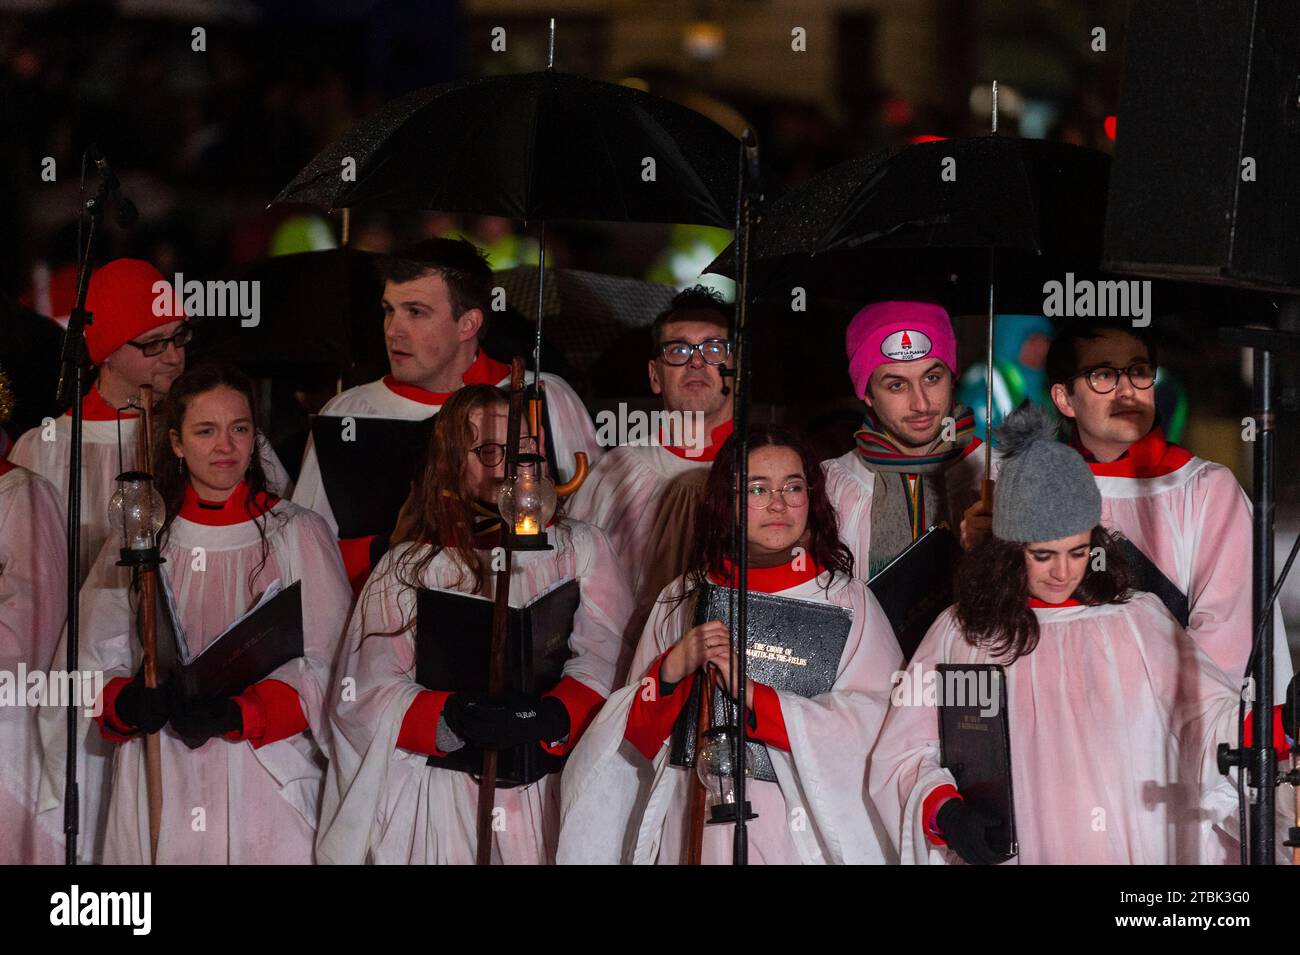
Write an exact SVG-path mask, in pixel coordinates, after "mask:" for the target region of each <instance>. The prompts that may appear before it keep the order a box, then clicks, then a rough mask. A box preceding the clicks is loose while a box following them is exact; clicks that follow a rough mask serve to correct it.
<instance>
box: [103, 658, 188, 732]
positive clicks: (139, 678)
mask: <svg viewBox="0 0 1300 955" xmlns="http://www.w3.org/2000/svg"><path fill="white" fill-rule="evenodd" d="M113 708H114V710H115V711H116V712H117V718H118V720H119V721H121V722H122V723H123V724H124V725H126V726H130V727H134V728H135V729H137V730H139V731H140V732H142V733H156V732H158V731H159V730H160V729H162V728H163V727H164V726H166V725H167V721H168V720H169V719H171V718H172V711H173V710H174V709H175V700H174V698H173V695H172V691H171V689H170V688H169V687H165V686H156V687H152V688H151V687H147V686H145V685H144V670H143V669H142V670H140V672H139V673H137V674H136V675H135V677H134V678H133V679H132V680H131V682H130V683H128V684H127V685H126V686H124V687H122V692H121V693H119V694H117V699H116V700H115V701H114V703H113Z"/></svg>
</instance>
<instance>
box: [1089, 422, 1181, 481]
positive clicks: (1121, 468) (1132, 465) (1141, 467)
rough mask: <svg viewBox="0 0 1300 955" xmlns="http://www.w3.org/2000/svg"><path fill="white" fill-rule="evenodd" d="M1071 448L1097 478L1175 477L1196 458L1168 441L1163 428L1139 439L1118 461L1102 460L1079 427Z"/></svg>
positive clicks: (1158, 428)
mask: <svg viewBox="0 0 1300 955" xmlns="http://www.w3.org/2000/svg"><path fill="white" fill-rule="evenodd" d="M1070 447H1072V448H1074V450H1076V451H1078V452H1079V453H1080V454H1081V455H1083V459H1084V460H1085V461H1087V462H1088V467H1089V468H1090V469H1091V470H1092V473H1093V474H1094V475H1096V476H1097V477H1126V478H1155V477H1160V476H1162V475H1165V474H1172V473H1173V472H1174V471H1177V470H1178V469H1179V468H1181V467H1182V466H1183V465H1184V464H1186V463H1187V462H1188V461H1190V460H1191V459H1192V452H1190V451H1188V450H1187V449H1186V448H1182V447H1179V446H1178V445H1176V444H1170V443H1169V442H1168V441H1166V440H1165V432H1164V429H1163V428H1160V427H1155V428H1152V429H1151V430H1150V431H1148V432H1147V433H1146V434H1145V435H1143V436H1142V437H1140V438H1138V439H1137V440H1136V441H1134V442H1133V443H1132V444H1130V445H1129V446H1128V450H1127V451H1125V452H1124V453H1123V454H1121V455H1120V456H1119V457H1118V458H1116V459H1115V460H1114V461H1098V460H1097V458H1096V456H1095V455H1094V454H1093V453H1092V452H1091V451H1089V450H1088V449H1087V448H1085V447H1084V446H1083V442H1081V441H1080V440H1079V429H1078V428H1075V429H1074V434H1073V435H1071V437H1070Z"/></svg>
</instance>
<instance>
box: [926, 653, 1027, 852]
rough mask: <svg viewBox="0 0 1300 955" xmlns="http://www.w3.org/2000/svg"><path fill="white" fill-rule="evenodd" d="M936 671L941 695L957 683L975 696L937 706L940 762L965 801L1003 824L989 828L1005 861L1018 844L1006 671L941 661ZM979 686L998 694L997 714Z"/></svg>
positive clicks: (991, 665)
mask: <svg viewBox="0 0 1300 955" xmlns="http://www.w3.org/2000/svg"><path fill="white" fill-rule="evenodd" d="M935 669H936V670H937V671H938V673H939V679H940V680H941V681H942V683H941V685H942V687H943V689H944V693H945V695H946V694H947V692H948V687H950V686H956V685H961V686H965V687H970V688H973V689H975V691H976V697H977V699H976V700H975V701H973V702H972V703H971V705H965V703H966V701H964V700H963V701H960V702H961V703H962V705H956V701H954V702H952V703H949V702H944V703H942V704H941V705H940V707H939V749H940V752H941V755H940V759H939V762H940V765H942V766H943V767H944V768H945V769H947V770H948V771H949V772H951V773H952V775H953V778H954V779H956V780H957V791H958V792H960V793H961V794H962V798H963V799H965V800H966V802H967V803H969V804H970V805H971V806H972V807H973V808H976V809H982V810H984V811H985V812H987V813H989V814H990V815H993V816H997V817H998V818H999V819H1001V820H1002V822H1003V824H1002V825H1001V826H999V827H997V828H995V829H990V830H989V844H990V846H991V847H992V848H993V849H994V850H995V851H996V852H998V854H1000V855H1001V856H1002V859H1003V861H1005V860H1007V859H1012V858H1014V857H1015V856H1016V855H1017V854H1018V853H1019V852H1020V847H1019V845H1018V844H1017V842H1016V809H1015V801H1014V799H1013V798H1012V791H1011V789H1012V787H1011V727H1010V720H1009V717H1008V714H1007V683H1006V671H1005V670H1003V668H1002V667H1000V666H998V665H997V664H996V663H966V664H955V663H940V664H938V665H937V666H936V667H935ZM950 673H951V674H952V675H953V676H952V678H950V677H949V674H950ZM980 687H986V688H988V689H991V690H993V691H994V692H995V693H996V694H997V712H996V713H994V714H991V715H985V714H984V712H983V711H984V710H985V709H987V706H986V705H984V704H982V703H981V702H980V700H979V699H978V696H979V695H980V694H979V688H980ZM987 702H989V701H987V700H986V701H985V703H987Z"/></svg>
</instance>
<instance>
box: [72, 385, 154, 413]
mask: <svg viewBox="0 0 1300 955" xmlns="http://www.w3.org/2000/svg"><path fill="white" fill-rule="evenodd" d="M65 414H66V415H67V416H68V417H71V416H72V409H71V408H69V409H68V410H67V411H66V412H65ZM81 417H82V419H83V420H85V421H116V420H117V417H118V411H117V409H116V408H114V407H113V406H112V405H110V404H109V403H108V402H107V401H105V400H104V396H103V395H101V394H100V393H99V385H97V384H95V385H91V386H90V390H89V391H88V392H86V397H84V398H82V399H81ZM122 417H123V418H124V419H125V418H138V417H140V415H139V414H138V413H136V412H134V411H123V412H122Z"/></svg>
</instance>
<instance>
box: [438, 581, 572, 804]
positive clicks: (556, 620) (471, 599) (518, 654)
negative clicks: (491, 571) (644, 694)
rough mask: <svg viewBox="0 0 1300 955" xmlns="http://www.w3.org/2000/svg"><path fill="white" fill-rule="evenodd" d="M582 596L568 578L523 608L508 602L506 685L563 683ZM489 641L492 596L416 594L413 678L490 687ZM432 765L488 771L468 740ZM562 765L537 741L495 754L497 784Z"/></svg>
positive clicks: (479, 689) (519, 688)
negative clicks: (574, 624) (571, 636)
mask: <svg viewBox="0 0 1300 955" xmlns="http://www.w3.org/2000/svg"><path fill="white" fill-rule="evenodd" d="M581 596H582V594H581V590H580V588H579V585H578V582H577V581H576V580H568V581H565V582H564V583H562V584H560V585H559V586H557V587H553V588H551V589H550V590H548V591H546V592H545V593H543V594H540V595H538V596H537V597H534V598H533V599H532V600H531V601H530V602H529V603H527V604H526V605H524V606H523V607H511V608H510V625H509V629H508V633H507V642H508V646H507V652H506V681H505V685H506V689H507V690H509V691H513V692H515V693H522V694H525V695H527V696H538V695H540V694H542V693H545V692H546V691H547V690H549V689H550V688H551V687H553V686H555V684H557V683H559V682H560V678H561V677H562V676H564V664H565V661H567V660H568V659H569V635H570V634H571V633H572V632H573V617H574V614H576V613H577V612H578V604H579V601H580V600H581ZM491 643H492V601H491V600H489V599H487V598H486V597H479V596H472V595H470V594H459V593H453V592H451V591H447V590H421V591H420V592H419V593H418V594H417V595H416V613H415V680H416V682H417V683H419V684H420V685H421V686H423V687H425V688H426V689H429V690H451V691H453V692H464V693H485V692H487V684H488V651H489V648H490V647H491ZM429 765H430V766H437V767H439V768H441V769H452V770H456V771H457V772H462V773H472V774H473V775H476V776H477V775H479V774H480V773H481V772H482V771H483V750H482V749H480V748H479V747H477V746H474V745H473V744H472V743H466V744H465V746H463V747H462V748H461V749H458V750H456V751H455V752H454V753H448V754H447V755H446V756H430V757H429ZM563 766H564V759H563V757H560V756H553V755H551V754H550V753H547V752H546V751H545V750H544V749H542V748H541V747H540V746H538V745H537V744H536V743H533V744H531V745H527V746H519V747H516V748H514V749H503V750H500V751H498V755H497V785H498V786H501V787H503V788H509V787H512V786H526V785H528V784H529V783H532V782H536V781H537V780H539V779H541V778H542V777H543V776H545V775H547V774H548V773H554V772H558V771H559V770H560V769H562V768H563Z"/></svg>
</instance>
